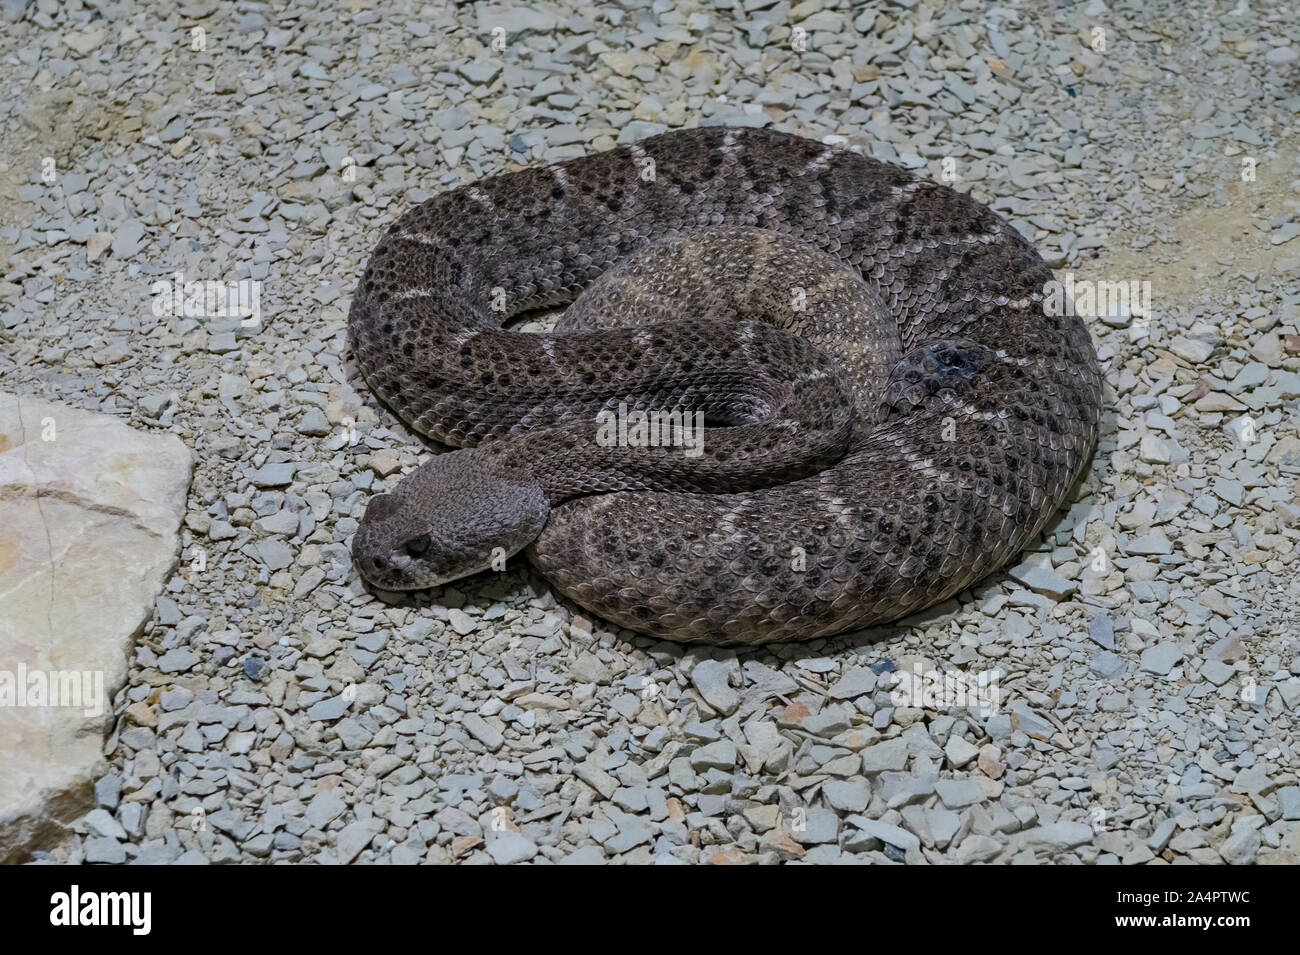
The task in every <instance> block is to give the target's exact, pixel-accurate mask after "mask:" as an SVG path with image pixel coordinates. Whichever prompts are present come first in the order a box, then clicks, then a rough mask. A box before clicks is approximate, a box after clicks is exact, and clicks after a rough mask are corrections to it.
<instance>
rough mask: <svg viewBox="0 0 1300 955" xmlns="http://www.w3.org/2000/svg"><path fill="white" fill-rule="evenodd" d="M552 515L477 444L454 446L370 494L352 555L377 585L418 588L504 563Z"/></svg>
mask: <svg viewBox="0 0 1300 955" xmlns="http://www.w3.org/2000/svg"><path fill="white" fill-rule="evenodd" d="M549 514H550V505H549V504H548V503H547V500H546V496H545V495H544V494H543V493H542V489H541V487H540V486H538V485H536V484H532V483H529V482H527V481H520V480H515V479H511V478H508V477H505V476H503V475H501V474H499V473H498V472H497V471H496V469H495V468H493V467H492V466H491V465H490V463H488V462H487V461H486V460H485V459H484V458H483V456H481V455H480V454H478V453H476V452H475V451H474V450H461V451H452V452H450V453H448V454H440V455H438V456H437V457H434V458H432V459H431V460H429V461H427V462H425V463H424V464H422V465H421V466H420V467H418V468H416V469H415V470H414V471H412V472H411V473H410V474H408V475H407V476H406V477H405V478H404V479H403V480H402V482H401V483H400V484H398V486H397V488H396V489H395V490H393V491H391V492H389V493H387V494H379V495H376V496H375V497H373V498H371V500H370V503H369V504H368V505H367V506H366V513H365V515H364V516H363V517H362V518H361V524H360V526H359V527H358V528H357V532H356V535H355V536H354V537H353V539H352V558H353V560H354V561H355V562H356V565H357V568H358V569H359V570H360V571H361V576H362V577H364V578H365V579H366V580H367V581H368V582H369V583H371V584H373V585H374V586H376V587H379V588H381V589H383V590H423V589H425V588H427V587H436V586H438V585H440V584H445V583H447V582H448V581H452V580H459V579H460V578H461V577H468V576H470V575H471V574H476V573H478V572H479V571H483V570H487V569H488V568H496V569H502V568H503V567H504V565H505V560H506V558H508V557H510V556H512V555H514V554H516V553H518V552H519V551H521V550H523V548H525V547H527V546H528V545H529V544H530V543H532V541H533V540H534V539H536V537H537V535H538V534H540V533H541V532H542V527H543V526H544V525H545V524H546V518H547V516H548V515H549Z"/></svg>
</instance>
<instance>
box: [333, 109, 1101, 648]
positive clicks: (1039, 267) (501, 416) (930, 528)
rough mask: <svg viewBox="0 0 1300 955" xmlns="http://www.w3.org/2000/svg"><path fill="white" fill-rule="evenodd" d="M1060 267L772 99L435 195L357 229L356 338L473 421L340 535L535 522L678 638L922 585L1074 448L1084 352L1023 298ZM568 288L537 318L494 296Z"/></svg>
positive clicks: (368, 374) (531, 298) (561, 580)
mask: <svg viewBox="0 0 1300 955" xmlns="http://www.w3.org/2000/svg"><path fill="white" fill-rule="evenodd" d="M1051 279H1052V273H1051V271H1050V269H1049V268H1048V267H1047V265H1046V264H1045V263H1044V262H1043V261H1042V259H1041V258H1040V257H1039V256H1038V255H1037V253H1036V252H1035V251H1034V249H1033V248H1032V246H1031V245H1030V244H1029V243H1028V242H1027V241H1026V240H1025V239H1024V238H1022V237H1021V236H1020V234H1019V233H1017V232H1016V231H1015V230H1014V229H1013V228H1012V227H1011V226H1010V225H1008V224H1007V223H1006V222H1005V221H1004V220H1003V219H1001V218H1000V217H999V216H997V215H996V214H995V213H993V212H992V211H991V210H989V209H988V208H987V207H985V206H983V205H981V204H980V203H978V202H976V201H974V200H973V199H971V198H969V197H968V196H965V195H962V194H960V193H957V192H955V191H953V190H951V189H949V188H946V187H944V186H941V185H938V184H936V183H933V182H930V181H927V180H925V179H921V178H917V177H915V176H913V175H912V174H911V173H909V172H907V171H905V170H903V169H900V168H897V167H895V166H892V165H888V164H884V163H880V162H877V161H874V160H872V159H868V158H864V157H863V156H861V155H858V154H857V153H855V152H853V151H851V150H847V149H838V148H832V147H828V146H825V145H823V144H821V143H818V142H814V141H811V140H808V139H803V138H799V137H796V136H791V135H787V134H782V133H777V132H773V131H768V130H758V129H728V128H722V127H707V128H700V129H691V130H682V131H676V132H670V133H666V134H664V135H661V136H656V137H654V138H651V139H646V140H643V141H641V142H639V143H635V144H632V145H626V146H621V147H619V148H617V149H613V150H611V151H608V152H603V153H598V154H595V155H590V156H586V157H583V158H579V159H575V160H572V161H568V162H564V163H560V164H557V165H553V166H548V167H536V168H526V169H522V170H520V171H517V172H511V173H507V174H504V175H501V176H496V177H493V178H490V179H484V180H482V181H480V182H478V183H475V184H472V185H469V186H463V187H461V188H458V189H453V190H451V191H449V192H446V193H444V194H442V195H439V196H436V197H434V198H433V199H430V200H429V201H427V202H425V203H424V204H422V205H420V206H419V207H417V208H415V209H413V210H411V211H410V212H408V213H407V214H406V215H404V216H403V217H401V218H400V219H399V220H398V221H397V222H396V223H395V224H394V225H393V226H392V227H391V228H390V229H389V230H388V231H387V233H386V234H385V235H384V237H383V239H382V240H381V241H380V243H379V245H378V246H377V248H376V249H375V251H374V253H373V254H372V255H371V258H370V261H369V264H368V266H367V268H366V270H365V274H364V276H363V278H362V279H361V282H360V284H359V285H358V287H357V290H356V294H355V297H354V299H353V302H352V310H351V314H350V316H349V336H350V345H351V349H352V351H353V354H354V355H355V356H356V361H357V364H358V366H359V368H360V369H361V371H362V373H363V375H364V376H365V379H366V381H367V383H368V384H369V386H370V387H371V389H372V390H373V391H374V392H375V394H376V395H378V396H379V397H380V398H381V399H382V400H383V401H384V402H385V403H386V404H387V405H388V406H389V407H391V408H392V409H393V410H394V411H395V412H396V413H397V414H398V415H399V416H400V417H401V418H402V419H403V420H405V421H406V422H407V423H408V424H409V425H410V426H411V427H412V428H414V429H415V430H416V431H418V432H420V433H421V434H424V435H427V436H428V437H430V438H433V439H436V440H438V441H441V442H445V443H447V444H451V445H453V446H456V447H459V448H463V449H465V450H458V451H453V452H451V453H447V454H440V455H437V456H435V457H433V458H432V459H431V460H430V461H429V462H428V463H426V464H424V465H423V466H421V467H420V468H418V469H417V470H415V471H414V472H412V473H411V474H410V475H408V476H407V477H405V478H404V479H403V480H402V481H401V482H400V484H399V485H398V486H397V488H396V489H395V490H393V491H391V492H389V493H387V494H383V495H380V496H377V497H375V498H373V499H372V500H371V501H370V502H369V504H368V506H367V509H366V513H365V515H364V517H363V519H362V521H361V524H360V527H359V529H358V531H357V533H356V535H355V537H354V540H353V554H354V557H355V560H356V563H357V566H358V567H359V568H360V571H361V573H362V575H363V576H364V577H365V578H366V579H367V580H369V581H370V582H371V583H373V584H374V585H375V586H377V587H380V588H383V589H387V590H404V589H418V588H424V587H430V586H434V585H437V584H440V583H443V582H445V581H447V580H451V579H456V578H458V577H462V576H465V575H467V574H471V573H475V572H478V571H481V570H485V569H488V568H490V567H496V568H498V569H500V567H501V566H502V564H503V561H504V559H505V558H506V557H508V556H509V555H511V554H513V553H515V552H517V551H520V550H525V549H526V554H527V556H528V558H529V559H530V560H531V561H532V562H533V564H534V565H535V566H536V567H537V569H538V570H539V571H540V572H541V573H542V574H543V575H544V576H545V577H547V578H548V579H549V580H551V581H552V582H553V584H554V585H555V586H556V587H557V588H558V589H559V590H560V591H561V592H562V593H564V594H565V595H567V596H568V597H569V598H571V599H572V600H573V601H575V602H576V603H578V604H580V605H581V606H583V607H585V608H587V609H589V610H590V611H592V612H593V613H595V614H597V615H599V616H601V617H603V618H605V619H607V620H611V621H613V622H615V623H618V624H621V625H623V626H626V627H628V628H630V629H632V630H635V631H639V632H642V633H647V634H652V635H656V636H661V637H664V638H668V639H672V640H677V641H681V642H694V641H706V642H711V643H718V644H731V643H735V644H758V643H765V642H769V641H777V640H803V639H811V638H814V637H819V636H825V635H829V634H834V633H838V632H841V631H844V630H849V629H853V628H857V627H864V626H869V625H872V624H877V623H883V622H886V621H889V620H893V619H895V618H898V617H902V616H905V615H907V614H909V613H912V612H914V611H917V610H921V609H924V608H925V607H928V606H930V605H931V604H934V603H936V602H938V601H940V600H943V599H945V598H947V597H949V596H951V595H953V594H955V593H957V592H959V591H961V590H963V589H964V588H966V587H968V586H970V585H971V584H972V583H974V582H976V581H977V580H979V579H980V578H981V577H983V576H985V575H986V574H988V573H989V572H991V571H993V570H995V569H996V568H998V567H1000V566H1002V565H1003V564H1004V563H1006V562H1007V561H1008V560H1009V559H1010V558H1012V557H1013V556H1014V555H1015V554H1016V553H1017V552H1018V551H1019V550H1020V549H1021V548H1022V547H1023V546H1024V545H1025V544H1026V543H1027V542H1028V541H1029V540H1030V539H1031V538H1032V537H1033V536H1034V535H1035V534H1037V533H1038V532H1039V530H1040V529H1041V528H1042V526H1043V525H1044V523H1045V522H1046V521H1047V520H1048V518H1049V517H1050V516H1051V515H1052V513H1053V512H1054V511H1055V510H1056V509H1057V508H1058V507H1059V506H1060V505H1061V503H1062V502H1063V500H1064V499H1065V497H1066V495H1067V493H1068V491H1069V489H1070V487H1071V485H1072V484H1073V483H1074V481H1075V480H1076V478H1077V477H1078V476H1079V474H1080V472H1081V470H1082V468H1083V467H1084V465H1085V463H1086V462H1087V460H1088V458H1089V455H1090V454H1091V451H1092V448H1093V445H1094V443H1095V441H1096V435H1097V429H1098V422H1099V420H1100V415H1101V375H1100V370H1099V368H1098V365H1097V360H1096V356H1095V354H1094V351H1093V346H1092V342H1091V339H1090V337H1089V335H1088V332H1087V330H1086V329H1085V328H1084V326H1083V324H1082V322H1081V321H1080V320H1079V319H1078V318H1077V317H1076V316H1074V315H1072V314H1065V315H1059V314H1054V313H1053V310H1050V309H1045V308H1044V307H1043V299H1044V285H1045V283H1047V282H1049V281H1050V280H1051ZM570 303H572V304H571V307H570V308H569V309H568V311H567V312H566V313H565V315H564V317H563V318H562V319H561V322H560V324H559V325H558V326H557V327H556V329H555V331H554V333H551V334H528V333H522V332H516V331H512V330H509V329H507V328H505V327H504V323H505V322H506V321H507V320H509V319H510V318H511V317H512V316H516V315H518V314H520V313H521V312H525V311H528V310H531V309H535V308H537V307H540V306H554V305H560V304H570ZM699 414H702V415H703V424H704V429H703V430H702V431H699V430H695V429H694V423H696V422H698V421H699V418H698V417H697V416H698V415H699ZM647 422H650V423H651V424H652V425H658V426H659V427H658V428H657V429H656V427H653V426H652V427H650V428H648V429H647V427H646V423H647ZM657 439H658V440H657Z"/></svg>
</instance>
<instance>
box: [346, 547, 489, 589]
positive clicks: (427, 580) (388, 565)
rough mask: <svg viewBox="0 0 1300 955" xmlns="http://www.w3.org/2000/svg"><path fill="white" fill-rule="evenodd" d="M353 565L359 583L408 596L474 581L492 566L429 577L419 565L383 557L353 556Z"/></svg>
mask: <svg viewBox="0 0 1300 955" xmlns="http://www.w3.org/2000/svg"><path fill="white" fill-rule="evenodd" d="M352 559H353V563H355V564H356V566H357V570H358V571H359V572H360V574H361V579H362V580H364V581H365V582H366V583H367V584H369V585H370V586H372V587H375V588H377V589H379V590H389V591H394V592H400V593H407V592H410V591H416V590H433V589H435V588H437V587H441V586H443V585H444V584H450V583H454V582H456V581H458V580H464V579H465V578H466V577H473V576H475V575H476V574H481V573H482V572H483V571H485V570H491V569H492V564H491V562H485V563H483V565H482V566H474V567H467V568H465V569H464V570H459V571H457V572H455V573H448V574H438V573H432V572H430V571H428V570H427V569H423V568H421V567H420V566H419V564H418V562H416V561H413V560H411V559H410V558H405V557H402V556H390V557H382V556H378V555H372V556H358V555H356V554H354V555H353V558H352Z"/></svg>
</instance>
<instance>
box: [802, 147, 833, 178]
mask: <svg viewBox="0 0 1300 955" xmlns="http://www.w3.org/2000/svg"><path fill="white" fill-rule="evenodd" d="M833 155H835V150H834V149H832V148H831V147H830V146H827V147H826V148H825V149H824V150H823V151H822V152H821V153H819V154H818V155H816V156H814V157H813V158H812V159H810V160H809V161H808V162H807V163H806V164H805V165H804V167H803V168H802V169H801V170H799V175H801V176H807V175H811V174H812V173H817V172H821V171H822V170H823V169H825V168H826V164H827V163H829V162H830V161H831V156H833Z"/></svg>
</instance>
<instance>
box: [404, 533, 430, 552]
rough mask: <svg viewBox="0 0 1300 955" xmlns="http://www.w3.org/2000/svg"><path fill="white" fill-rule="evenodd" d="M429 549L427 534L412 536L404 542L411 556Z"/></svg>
mask: <svg viewBox="0 0 1300 955" xmlns="http://www.w3.org/2000/svg"><path fill="white" fill-rule="evenodd" d="M428 549H429V535H428V534H421V535H420V536H419V537H412V538H411V539H410V540H409V541H407V542H406V552H407V553H408V554H410V555H411V556H412V557H419V556H420V555H421V554H423V553H424V552H425V551H426V550H428Z"/></svg>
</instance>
